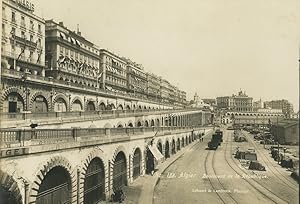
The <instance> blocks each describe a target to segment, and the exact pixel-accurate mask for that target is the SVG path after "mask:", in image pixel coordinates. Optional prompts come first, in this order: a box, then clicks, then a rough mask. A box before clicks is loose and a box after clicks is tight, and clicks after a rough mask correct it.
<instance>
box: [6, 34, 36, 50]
mask: <svg viewBox="0 0 300 204" xmlns="http://www.w3.org/2000/svg"><path fill="white" fill-rule="evenodd" d="M10 39H11V40H12V41H13V40H16V42H17V43H19V44H22V45H26V46H29V47H31V48H34V49H35V48H36V47H37V43H35V42H32V41H30V40H26V39H25V38H22V37H19V36H16V35H15V36H14V37H11V38H10Z"/></svg>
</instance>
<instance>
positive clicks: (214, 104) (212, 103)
mask: <svg viewBox="0 0 300 204" xmlns="http://www.w3.org/2000/svg"><path fill="white" fill-rule="evenodd" d="M202 100H203V102H204V103H207V104H209V105H211V106H212V107H215V106H216V105H217V101H216V99H214V98H203V99H202Z"/></svg>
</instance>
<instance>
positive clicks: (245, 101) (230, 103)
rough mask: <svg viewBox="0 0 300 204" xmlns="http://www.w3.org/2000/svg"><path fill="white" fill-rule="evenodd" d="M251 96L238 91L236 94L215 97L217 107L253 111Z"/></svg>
mask: <svg viewBox="0 0 300 204" xmlns="http://www.w3.org/2000/svg"><path fill="white" fill-rule="evenodd" d="M252 100H253V98H252V97H249V96H247V95H246V93H243V92H242V91H240V92H239V93H238V95H234V94H233V95H232V96H224V97H217V106H218V108H219V109H226V110H229V111H238V112H251V111H253V106H252Z"/></svg>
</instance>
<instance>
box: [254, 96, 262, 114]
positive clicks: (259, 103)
mask: <svg viewBox="0 0 300 204" xmlns="http://www.w3.org/2000/svg"><path fill="white" fill-rule="evenodd" d="M262 108H264V103H263V101H262V100H261V99H259V100H258V101H254V102H253V111H257V110H258V109H262Z"/></svg>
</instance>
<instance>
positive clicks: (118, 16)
mask: <svg viewBox="0 0 300 204" xmlns="http://www.w3.org/2000/svg"><path fill="white" fill-rule="evenodd" d="M31 2H32V3H34V4H35V9H36V12H35V13H36V14H37V15H39V16H41V17H43V18H45V19H53V20H55V21H57V22H59V21H63V22H64V25H65V26H67V27H68V28H69V29H71V30H76V28H77V24H79V28H80V31H81V32H82V35H83V36H84V37H86V38H87V39H89V40H90V41H91V42H93V43H95V44H97V45H98V46H100V48H106V49H109V50H111V51H113V52H115V53H116V54H118V55H120V56H124V57H128V58H130V59H131V60H133V61H135V62H137V63H140V64H143V66H144V68H145V70H146V71H149V72H152V73H155V74H157V75H160V76H162V77H163V78H165V79H167V80H168V81H170V82H171V83H172V84H174V85H176V86H178V87H179V88H180V89H182V90H184V91H186V92H187V99H188V100H191V99H192V97H193V95H194V94H195V93H196V92H197V93H198V95H199V96H200V97H201V98H215V97H217V96H227V95H232V94H234V93H235V94H236V93H237V92H238V91H239V90H240V89H241V90H243V91H245V92H246V94H248V95H249V96H251V97H253V98H254V101H256V100H259V99H260V98H261V99H262V100H264V101H266V100H275V99H287V100H289V101H290V102H292V103H293V105H294V110H296V111H298V110H299V62H298V59H299V55H300V54H299V52H300V48H299V47H300V12H299V11H300V1H299V0H251V1H249V0H188V1H184V0H172V1H171V0H126V1H124V0H85V1H80V0H63V1H62V0H51V1H50V0H47V1H46V0H31Z"/></svg>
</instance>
